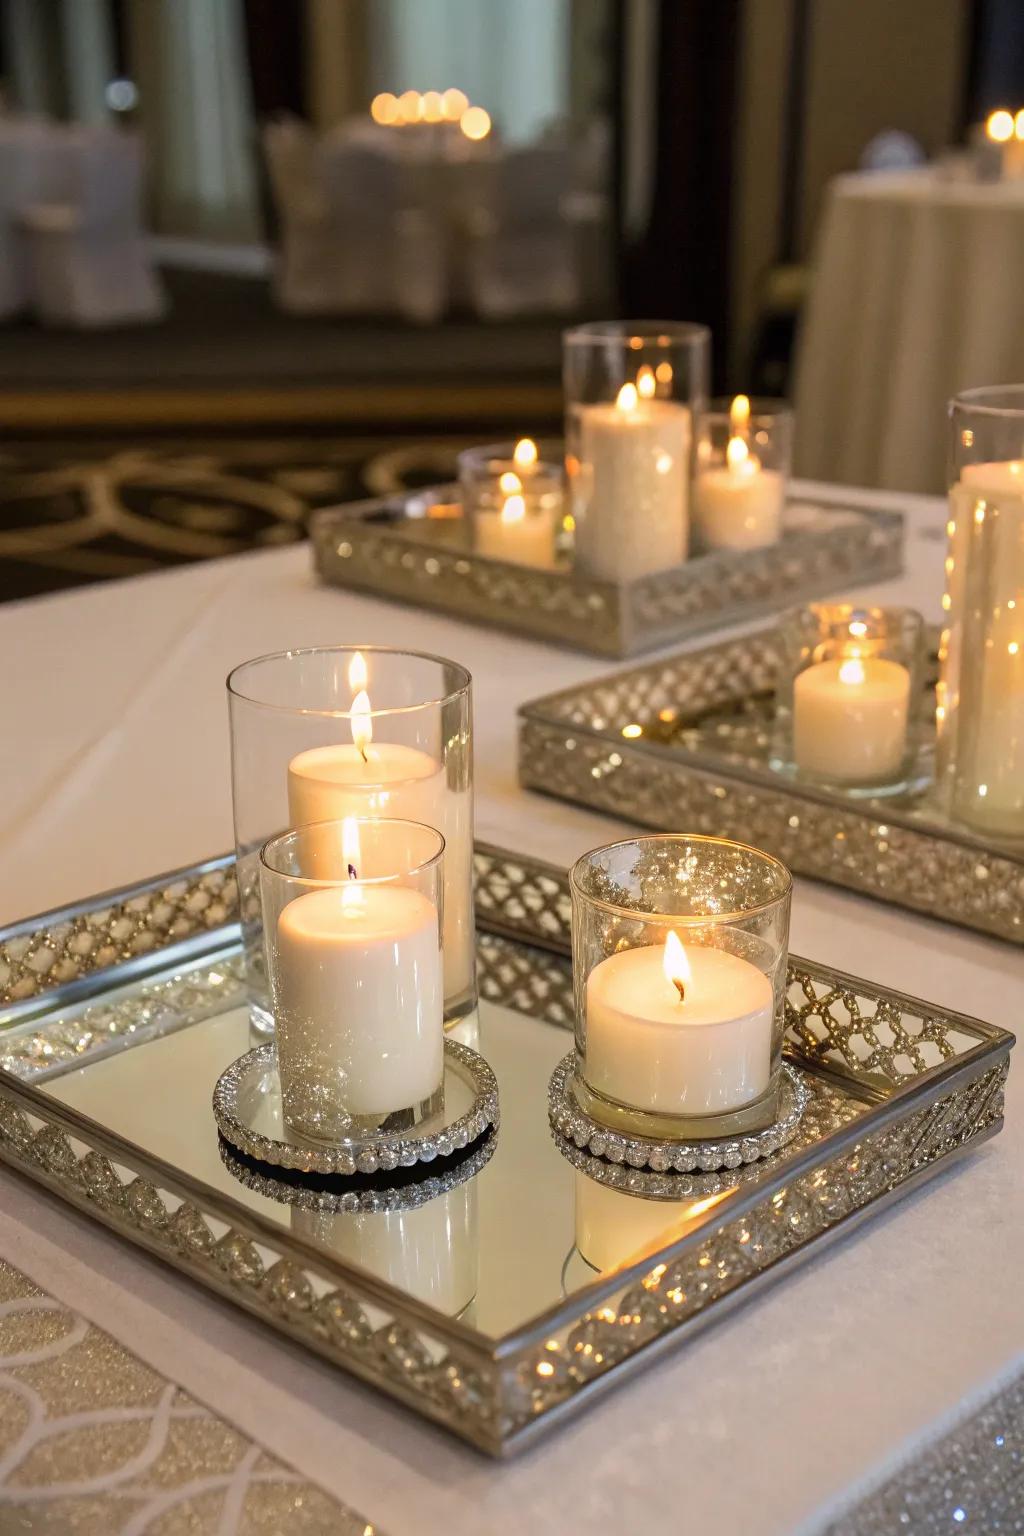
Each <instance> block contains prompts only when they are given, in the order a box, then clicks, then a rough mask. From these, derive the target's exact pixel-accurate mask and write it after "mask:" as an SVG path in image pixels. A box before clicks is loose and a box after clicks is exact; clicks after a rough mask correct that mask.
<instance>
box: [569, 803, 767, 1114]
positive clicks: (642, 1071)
mask: <svg viewBox="0 0 1024 1536" xmlns="http://www.w3.org/2000/svg"><path fill="white" fill-rule="evenodd" d="M570 883H571V888H572V939H573V979H574V988H575V999H576V1073H575V1078H574V1081H573V1092H574V1093H575V1095H576V1098H577V1101H578V1102H579V1104H580V1107H581V1108H582V1109H583V1110H584V1112H585V1113H586V1114H588V1115H590V1116H591V1118H593V1119H595V1120H599V1121H600V1122H601V1123H602V1124H604V1125H607V1126H610V1127H611V1128H612V1129H615V1130H619V1131H623V1132H625V1133H627V1134H632V1135H642V1136H651V1137H654V1138H656V1139H661V1140H671V1139H677V1140H680V1141H690V1140H697V1139H706V1138H718V1137H723V1136H732V1135H743V1134H746V1133H748V1132H751V1131H755V1130H761V1129H764V1128H765V1127H767V1126H769V1125H772V1124H773V1123H774V1122H775V1120H776V1119H777V1118H778V1108H779V1091H780V1084H781V1070H782V1034H783V1024H784V1004H785V984H786V963H787V956H788V948H789V906H790V892H791V888H792V880H791V877H790V874H789V871H788V870H787V869H786V868H785V866H784V865H782V864H780V863H779V861H778V860H777V859H774V858H772V857H771V856H770V855H769V854H766V853H761V852H759V851H758V850H757V849H755V848H748V847H746V846H745V845H744V844H742V843H732V842H727V841H726V840H725V839H723V838H713V837H689V836H687V835H685V834H677V835H669V836H659V837H638V838H633V839H630V840H629V841H627V842H621V843H613V844H611V846H609V847H607V848H598V849H596V850H594V852H592V853H588V854H585V855H584V856H583V858H581V859H579V860H578V861H577V863H576V864H575V865H574V866H573V868H572V871H571V876H570Z"/></svg>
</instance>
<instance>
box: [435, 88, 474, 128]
mask: <svg viewBox="0 0 1024 1536" xmlns="http://www.w3.org/2000/svg"><path fill="white" fill-rule="evenodd" d="M468 106H469V97H468V96H467V95H466V93H465V91H460V90H459V89H458V87H457V86H449V88H448V90H446V91H445V93H444V95H443V96H442V97H441V111H442V112H443V113H444V120H445V122H446V123H457V122H458V120H459V118H460V117H461V116H462V114H463V112H465V110H466V108H467V107H468Z"/></svg>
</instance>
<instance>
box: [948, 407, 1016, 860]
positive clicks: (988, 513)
mask: <svg viewBox="0 0 1024 1536" xmlns="http://www.w3.org/2000/svg"><path fill="white" fill-rule="evenodd" d="M949 414H950V426H951V434H950V475H949V522H948V525H947V532H948V535H949V546H948V551H947V556H946V591H945V595H944V596H943V600H942V605H943V609H944V621H945V622H944V629H943V633H942V638H941V641H940V645H939V663H940V677H939V684H938V690H937V700H936V704H937V707H936V725H937V729H938V767H939V777H940V781H941V783H942V786H943V788H944V790H945V791H946V793H947V796H948V801H949V808H950V811H951V813H952V815H953V816H954V817H955V818H956V819H958V820H960V821H962V822H964V823H966V824H967V825H968V826H970V827H973V828H976V829H977V830H978V831H981V832H986V833H990V834H995V835H996V836H1002V837H1013V838H1017V837H1024V384H1018V385H1014V386H1012V387H1010V388H1005V389H972V390H968V391H966V392H965V393H964V394H962V395H957V396H956V398H955V399H953V400H951V401H950V406H949Z"/></svg>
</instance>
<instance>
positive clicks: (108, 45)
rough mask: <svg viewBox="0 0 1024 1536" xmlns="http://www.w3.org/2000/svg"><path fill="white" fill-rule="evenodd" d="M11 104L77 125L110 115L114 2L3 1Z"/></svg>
mask: <svg viewBox="0 0 1024 1536" xmlns="http://www.w3.org/2000/svg"><path fill="white" fill-rule="evenodd" d="M0 20H2V25H3V44H4V58H5V60H6V70H7V81H6V84H7V88H8V94H9V97H10V100H9V103H8V105H9V106H11V107H12V108H14V109H15V110H17V111H21V112H27V113H31V114H33V115H39V116H45V117H67V118H69V119H71V121H73V122H77V123H102V122H105V121H106V119H107V99H106V91H107V86H108V85H109V83H110V80H111V78H112V76H113V74H114V26H113V17H112V15H111V8H110V0H0Z"/></svg>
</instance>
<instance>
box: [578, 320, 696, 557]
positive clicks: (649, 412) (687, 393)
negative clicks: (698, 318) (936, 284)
mask: <svg viewBox="0 0 1024 1536" xmlns="http://www.w3.org/2000/svg"><path fill="white" fill-rule="evenodd" d="M710 352H711V333H710V331H709V330H708V329H707V327H706V326H703V325H691V324H681V323H679V322H676V321H668V320H665V321H661V320H653V321H629V320H623V321H601V322H597V323H594V324H590V325H582V326H578V327H576V328H575V329H574V330H570V331H566V333H565V336H564V338H563V352H562V357H563V380H564V386H565V402H566V418H565V437H566V469H567V472H568V478H569V488H570V501H571V511H572V515H573V518H574V521H575V559H576V562H577V564H578V565H579V568H580V569H581V570H582V571H585V572H586V573H587V574H588V575H590V576H594V577H597V578H599V579H601V580H604V581H616V582H620V581H629V580H636V579H638V578H640V577H643V576H650V575H653V574H654V573H655V572H657V571H665V570H671V569H672V568H673V567H675V566H678V565H681V564H682V562H683V561H684V560H685V559H686V555H687V549H688V544H689V521H690V481H691V475H692V469H693V462H692V461H693V445H694V437H695V432H694V424H695V420H696V418H697V415H698V413H699V412H700V411H702V410H703V408H704V405H705V403H706V399H707V382H708V374H709V367H710Z"/></svg>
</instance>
